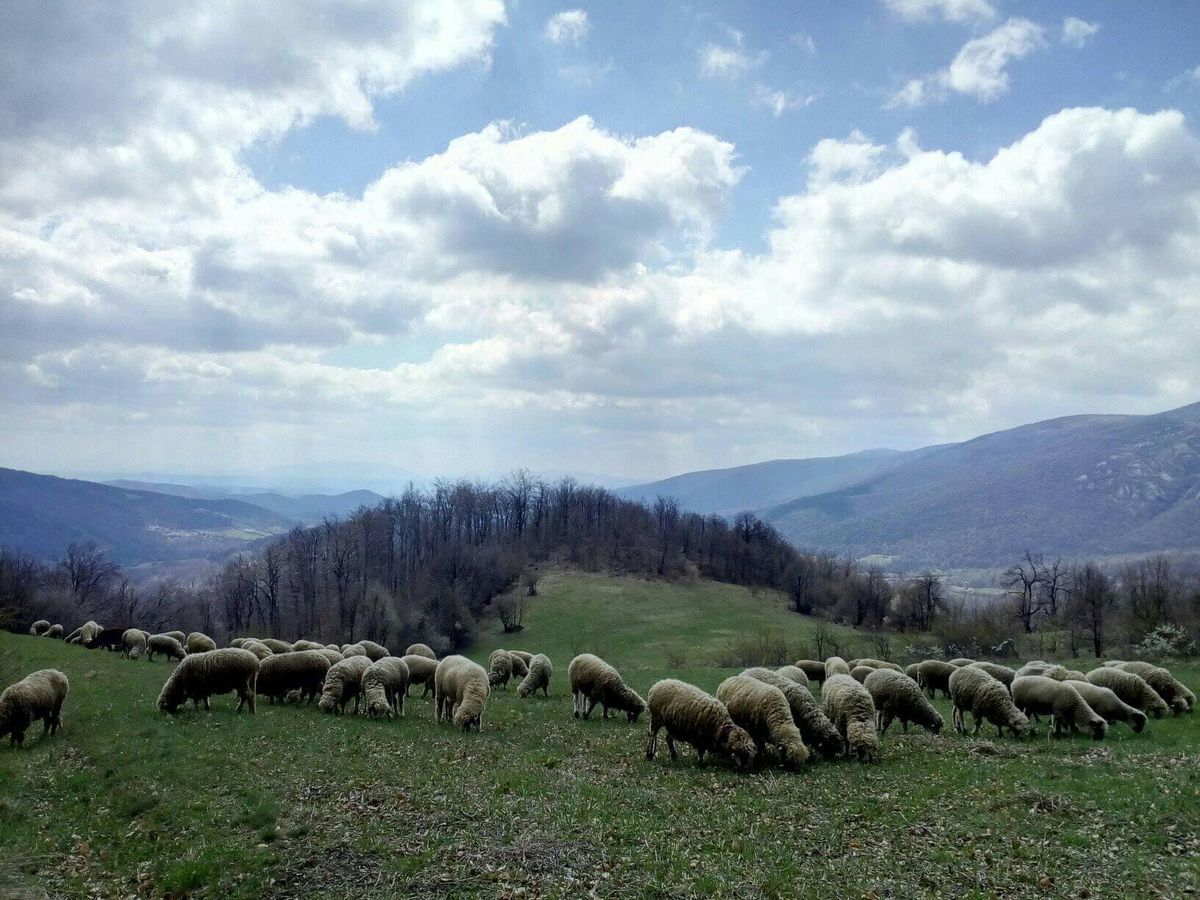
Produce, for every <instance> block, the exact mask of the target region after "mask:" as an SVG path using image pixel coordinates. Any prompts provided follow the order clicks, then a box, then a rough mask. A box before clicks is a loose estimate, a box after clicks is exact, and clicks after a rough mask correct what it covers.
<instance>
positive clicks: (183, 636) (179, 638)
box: [163, 631, 187, 647]
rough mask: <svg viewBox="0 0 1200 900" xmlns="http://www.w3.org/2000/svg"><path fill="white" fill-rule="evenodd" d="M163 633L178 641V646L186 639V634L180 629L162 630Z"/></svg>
mask: <svg viewBox="0 0 1200 900" xmlns="http://www.w3.org/2000/svg"><path fill="white" fill-rule="evenodd" d="M163 634H165V635H166V636H167V637H173V638H175V640H177V641H179V646H180V647H182V646H183V645H184V643H185V642H186V641H187V635H186V634H184V633H183V632H182V631H164V632H163Z"/></svg>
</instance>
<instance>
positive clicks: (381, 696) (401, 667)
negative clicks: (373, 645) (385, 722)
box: [362, 656, 408, 719]
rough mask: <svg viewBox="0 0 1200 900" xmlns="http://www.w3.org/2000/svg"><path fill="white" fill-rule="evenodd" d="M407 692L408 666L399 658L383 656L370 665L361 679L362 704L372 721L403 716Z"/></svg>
mask: <svg viewBox="0 0 1200 900" xmlns="http://www.w3.org/2000/svg"><path fill="white" fill-rule="evenodd" d="M407 690H408V665H407V663H405V662H404V660H403V659H401V658H400V657H399V656H385V657H383V658H382V659H379V660H376V661H375V662H373V663H371V668H369V669H367V671H366V673H365V674H364V675H363V677H362V692H363V702H364V703H365V704H366V706H367V715H368V716H370V717H371V718H372V719H377V718H388V719H390V718H392V716H403V715H404V693H405V691H407Z"/></svg>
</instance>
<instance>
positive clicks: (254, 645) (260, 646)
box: [241, 638, 286, 662]
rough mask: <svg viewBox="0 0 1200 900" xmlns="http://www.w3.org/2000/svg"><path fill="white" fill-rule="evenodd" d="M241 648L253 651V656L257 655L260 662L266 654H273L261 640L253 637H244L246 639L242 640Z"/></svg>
mask: <svg viewBox="0 0 1200 900" xmlns="http://www.w3.org/2000/svg"><path fill="white" fill-rule="evenodd" d="M241 648H242V649H243V650H249V651H250V652H251V653H253V654H254V655H255V656H257V657H258V661H259V662H262V661H263V660H264V659H266V658H267V657H268V656H274V655H275V654H274V653H272V652H271V648H270V647H268V646H267V645H266V644H264V643H263V642H262V641H258V640H255V639H254V638H246V640H244V641H242V643H241ZM281 655H286V654H281Z"/></svg>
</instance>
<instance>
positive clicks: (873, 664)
mask: <svg viewBox="0 0 1200 900" xmlns="http://www.w3.org/2000/svg"><path fill="white" fill-rule="evenodd" d="M854 666H867V667H868V668H871V669H891V670H892V671H893V672H903V671H904V670H903V669H901V668H900V667H899V666H898V665H896V664H895V663H894V662H888V661H887V660H883V659H871V658H870V657H865V658H863V659H856V660H855V661H854V665H853V666H851V667H850V669H851V671H853V670H854Z"/></svg>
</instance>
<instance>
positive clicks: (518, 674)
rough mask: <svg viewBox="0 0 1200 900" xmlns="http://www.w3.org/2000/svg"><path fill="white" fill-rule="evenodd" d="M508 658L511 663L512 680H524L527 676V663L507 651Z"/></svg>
mask: <svg viewBox="0 0 1200 900" xmlns="http://www.w3.org/2000/svg"><path fill="white" fill-rule="evenodd" d="M508 658H509V659H510V660H511V661H512V673H513V678H524V677H525V676H526V675H528V674H529V663H528V662H526V661H525V660H524V659H522V658H521V657H519V656H517V654H515V653H513V652H512V651H511V650H509V651H508Z"/></svg>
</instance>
